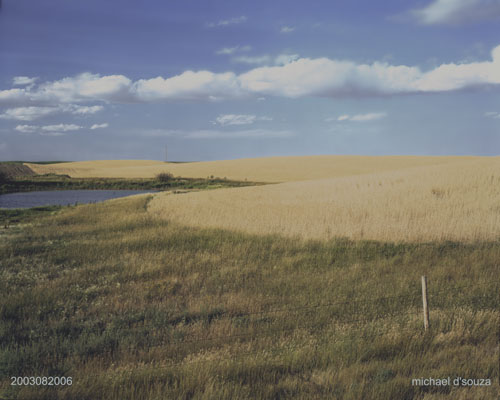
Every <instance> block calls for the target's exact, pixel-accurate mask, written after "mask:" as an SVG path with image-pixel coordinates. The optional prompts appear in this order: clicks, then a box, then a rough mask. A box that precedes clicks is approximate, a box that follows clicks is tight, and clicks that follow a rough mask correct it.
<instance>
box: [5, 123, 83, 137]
mask: <svg viewBox="0 0 500 400" xmlns="http://www.w3.org/2000/svg"><path fill="white" fill-rule="evenodd" d="M14 129H15V130H16V131H18V132H21V133H39V134H40V135H46V136H60V135H64V133H65V132H69V131H77V130H79V129H82V127H81V126H78V125H74V124H57V125H45V126H37V125H17V126H16V127H15V128H14Z"/></svg>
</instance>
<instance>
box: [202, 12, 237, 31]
mask: <svg viewBox="0 0 500 400" xmlns="http://www.w3.org/2000/svg"><path fill="white" fill-rule="evenodd" d="M246 20H247V17H245V16H244V15H242V16H241V17H234V18H230V19H225V20H220V21H219V22H209V23H208V24H207V25H206V26H207V27H208V28H215V27H217V26H228V25H237V24H241V23H243V22H245V21H246Z"/></svg>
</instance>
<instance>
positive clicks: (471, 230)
mask: <svg viewBox="0 0 500 400" xmlns="http://www.w3.org/2000/svg"><path fill="white" fill-rule="evenodd" d="M346 168H347V167H346ZM149 211H150V212H151V213H152V214H153V215H155V216H158V217H162V218H168V219H171V220H175V221H178V222H181V223H182V224H187V225H190V226H201V227H217V228H225V229H231V230H238V231H244V232H249V233H257V234H274V233H276V234H283V235H287V236H298V237H301V238H306V239H331V238H334V237H347V238H349V239H355V240H357V239H370V240H384V241H385V240H387V241H434V240H438V241H441V240H454V241H475V240H497V239H498V238H499V237H500V158H498V157H492V158H486V157H485V158H475V159H463V160H461V161H459V162H453V163H445V164H441V165H433V166H420V167H413V168H407V169H401V170H397V171H388V172H378V173H371V174H365V175H357V176H346V177H337V178H331V179H323V180H312V181H303V182H289V183H282V184H277V185H267V186H259V187H245V188H237V189H222V190H218V191H211V192H199V193H190V194H186V195H183V196H171V195H166V194H159V195H156V196H155V198H154V199H153V201H152V202H151V203H150V205H149Z"/></svg>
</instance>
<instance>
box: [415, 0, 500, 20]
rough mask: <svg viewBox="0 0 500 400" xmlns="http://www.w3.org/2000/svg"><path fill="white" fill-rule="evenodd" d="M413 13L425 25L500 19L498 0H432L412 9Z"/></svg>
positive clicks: (499, 3)
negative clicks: (422, 6) (421, 6)
mask: <svg viewBox="0 0 500 400" xmlns="http://www.w3.org/2000/svg"><path fill="white" fill-rule="evenodd" d="M413 15H414V16H415V17H416V18H417V20H418V21H419V22H420V23H422V24H425V25H438V24H454V25H457V24H463V23H470V22H480V21H486V20H494V19H500V0H434V1H433V2H432V3H430V4H429V5H427V6H426V7H424V8H421V9H417V10H413Z"/></svg>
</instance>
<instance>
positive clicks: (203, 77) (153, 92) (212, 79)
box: [131, 71, 243, 101]
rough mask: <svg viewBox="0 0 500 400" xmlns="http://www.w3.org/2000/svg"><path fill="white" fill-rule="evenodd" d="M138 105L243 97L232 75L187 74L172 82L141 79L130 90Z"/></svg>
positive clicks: (178, 76) (170, 79)
mask: <svg viewBox="0 0 500 400" xmlns="http://www.w3.org/2000/svg"><path fill="white" fill-rule="evenodd" d="M131 93H132V95H133V96H134V98H135V99H136V100H139V101H161V100H170V99H174V100H218V99H223V98H236V97H239V96H242V95H243V93H242V92H241V88H240V87H239V85H238V81H237V77H236V75H235V74H234V73H233V72H225V73H218V74H216V73H213V72H210V71H198V72H193V71H186V72H183V73H182V74H180V75H176V76H173V77H171V78H167V79H165V78H162V77H160V76H159V77H157V78H153V79H140V80H138V81H137V82H135V83H134V84H133V86H132V87H131Z"/></svg>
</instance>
